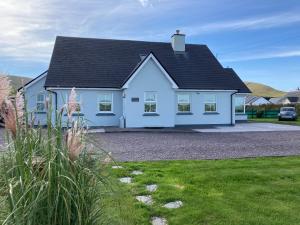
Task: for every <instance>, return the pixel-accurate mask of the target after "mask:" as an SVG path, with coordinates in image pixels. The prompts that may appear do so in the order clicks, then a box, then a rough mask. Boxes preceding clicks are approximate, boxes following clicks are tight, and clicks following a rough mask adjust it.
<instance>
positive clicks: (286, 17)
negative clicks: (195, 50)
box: [184, 13, 300, 35]
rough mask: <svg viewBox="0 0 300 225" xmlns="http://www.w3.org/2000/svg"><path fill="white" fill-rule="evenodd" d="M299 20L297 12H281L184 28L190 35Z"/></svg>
mask: <svg viewBox="0 0 300 225" xmlns="http://www.w3.org/2000/svg"><path fill="white" fill-rule="evenodd" d="M299 22H300V14H299V13H281V14H276V15H271V16H261V17H252V18H247V19H239V20H231V21H222V22H214V23H207V24H203V25H194V26H187V27H185V28H184V29H185V30H186V31H187V32H188V33H189V34H190V35H200V34H203V33H213V32H220V31H232V30H256V29H267V28H273V27H281V26H286V25H290V24H294V23H299Z"/></svg>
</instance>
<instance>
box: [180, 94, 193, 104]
mask: <svg viewBox="0 0 300 225" xmlns="http://www.w3.org/2000/svg"><path fill="white" fill-rule="evenodd" d="M178 103H190V95H188V94H179V95H178Z"/></svg>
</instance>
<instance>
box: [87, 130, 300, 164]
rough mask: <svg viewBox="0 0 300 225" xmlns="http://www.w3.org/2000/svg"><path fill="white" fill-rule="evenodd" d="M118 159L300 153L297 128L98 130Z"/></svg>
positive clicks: (97, 138) (102, 142)
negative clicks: (239, 130)
mask: <svg viewBox="0 0 300 225" xmlns="http://www.w3.org/2000/svg"><path fill="white" fill-rule="evenodd" d="M90 137H91V138H92V139H93V140H95V141H96V142H97V143H98V145H99V147H101V148H103V149H105V150H106V151H109V152H112V156H113V157H114V158H115V159H116V160H119V161H149V160H176V159H225V158H244V157H259V156H288V155H300V131H286V132H282V131H281V132H263V131H261V132H248V133H246V132H239V133H236V132H235V133H222V132H220V133H142V132H139V133H134V132H132V133H131V132H129V133H98V134H90Z"/></svg>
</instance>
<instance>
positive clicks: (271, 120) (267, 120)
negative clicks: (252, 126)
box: [248, 118, 300, 126]
mask: <svg viewBox="0 0 300 225" xmlns="http://www.w3.org/2000/svg"><path fill="white" fill-rule="evenodd" d="M248 120H249V121H250V122H256V123H257V122H258V123H276V124H287V125H296V126H300V119H298V120H296V121H291V120H283V121H279V120H278V119H275V118H254V119H248Z"/></svg>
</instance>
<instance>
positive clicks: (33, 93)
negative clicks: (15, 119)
mask: <svg viewBox="0 0 300 225" xmlns="http://www.w3.org/2000/svg"><path fill="white" fill-rule="evenodd" d="M45 80H46V76H45V77H43V78H41V79H40V80H38V81H36V82H35V81H33V82H34V83H32V85H29V86H28V87H26V88H25V90H24V93H25V102H26V106H27V112H28V113H30V116H29V119H30V120H32V119H33V120H34V125H38V124H40V125H46V123H47V114H46V112H44V113H41V112H37V111H36V101H37V95H38V94H39V93H44V94H45V95H47V91H46V90H45V88H44V84H45Z"/></svg>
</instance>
